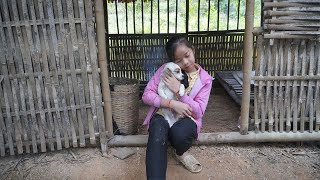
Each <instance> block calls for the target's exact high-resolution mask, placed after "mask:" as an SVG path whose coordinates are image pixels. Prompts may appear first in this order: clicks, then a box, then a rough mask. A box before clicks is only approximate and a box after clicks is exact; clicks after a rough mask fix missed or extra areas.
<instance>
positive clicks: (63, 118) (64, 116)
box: [0, 0, 105, 156]
mask: <svg viewBox="0 0 320 180" xmlns="http://www.w3.org/2000/svg"><path fill="white" fill-rule="evenodd" d="M92 6H93V5H92V1H91V0H73V1H71V0H70V1H60V0H58V1H52V0H38V1H26V0H1V1H0V54H1V56H0V62H1V64H0V77H1V78H0V79H1V81H0V156H5V155H7V154H10V155H14V154H22V153H37V152H46V151H48V150H50V151H54V150H60V149H62V148H69V147H79V146H80V147H84V146H86V145H88V144H96V143H97V139H96V137H97V136H100V139H103V138H104V137H101V136H102V134H104V133H101V132H102V131H103V132H105V125H104V114H103V102H102V95H101V88H100V76H99V68H98V64H97V50H96V38H95V29H94V21H93V20H94V15H93V7H92ZM2 78H3V80H2ZM100 143H101V145H102V144H104V143H105V141H101V142H100Z"/></svg>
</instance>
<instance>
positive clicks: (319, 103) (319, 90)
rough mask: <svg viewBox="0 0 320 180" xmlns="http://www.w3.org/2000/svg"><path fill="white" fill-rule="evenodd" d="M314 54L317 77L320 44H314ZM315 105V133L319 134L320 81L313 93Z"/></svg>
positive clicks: (319, 62)
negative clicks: (316, 55)
mask: <svg viewBox="0 0 320 180" xmlns="http://www.w3.org/2000/svg"><path fill="white" fill-rule="evenodd" d="M316 47H317V48H316V52H318V57H317V59H318V64H317V75H320V43H319V42H318V43H316ZM314 101H315V105H314V109H315V111H316V127H315V131H316V132H319V127H320V79H319V80H317V82H316V91H315V98H314Z"/></svg>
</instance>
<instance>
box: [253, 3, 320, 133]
mask: <svg viewBox="0 0 320 180" xmlns="http://www.w3.org/2000/svg"><path fill="white" fill-rule="evenodd" d="M264 5H265V6H264V9H265V12H264V14H265V17H266V19H265V22H266V23H265V26H264V28H265V29H264V31H265V32H264V33H263V34H262V35H259V37H258V41H257V49H258V61H257V62H258V63H257V64H256V67H255V69H256V76H255V77H253V78H252V79H253V80H255V88H254V92H255V93H254V94H255V97H254V99H255V100H254V124H255V131H256V132H259V131H261V132H265V131H269V132H272V131H276V132H290V131H292V132H294V133H296V132H305V131H308V132H314V131H316V132H318V131H319V125H320V42H319V40H318V35H319V23H318V21H319V20H317V18H319V11H320V9H319V8H320V2H319V1H314V0H288V1H282V0H280V1H279V0H278V1H271V0H265V3H264ZM268 18H269V19H268ZM298 21H299V22H298ZM279 24H280V25H279ZM306 24H308V26H306ZM280 26H281V27H284V28H272V27H280Z"/></svg>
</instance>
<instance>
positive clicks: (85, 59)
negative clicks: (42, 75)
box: [77, 3, 127, 144]
mask: <svg viewBox="0 0 320 180" xmlns="http://www.w3.org/2000/svg"><path fill="white" fill-rule="evenodd" d="M79 12H80V18H81V19H85V11H84V3H79ZM126 14H127V13H126ZM80 28H81V29H79V31H77V32H78V37H82V43H81V44H79V46H80V60H81V61H80V64H81V69H82V73H81V76H82V80H83V82H84V85H83V86H84V96H83V98H81V99H80V103H81V104H85V103H86V102H89V101H90V96H89V87H90V86H89V79H88V73H87V69H89V68H90V67H89V64H90V60H89V59H90V57H89V56H90V49H89V47H88V35H87V27H86V24H85V23H81V27H80ZM80 31H81V33H80ZM82 52H83V53H82ZM92 95H93V94H92ZM82 112H84V114H87V116H86V117H87V121H88V124H87V127H88V130H89V135H90V144H95V143H96V137H95V132H94V122H93V117H92V112H90V111H88V112H86V109H82Z"/></svg>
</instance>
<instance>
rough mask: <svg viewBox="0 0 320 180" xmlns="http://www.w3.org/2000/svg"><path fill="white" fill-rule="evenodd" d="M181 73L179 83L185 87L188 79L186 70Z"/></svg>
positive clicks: (187, 85)
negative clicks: (181, 77) (181, 76)
mask: <svg viewBox="0 0 320 180" xmlns="http://www.w3.org/2000/svg"><path fill="white" fill-rule="evenodd" d="M181 72H182V74H183V79H182V80H181V81H180V82H181V84H183V85H184V87H185V88H186V89H187V88H188V87H189V80H188V75H187V73H186V72H184V71H181Z"/></svg>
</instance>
